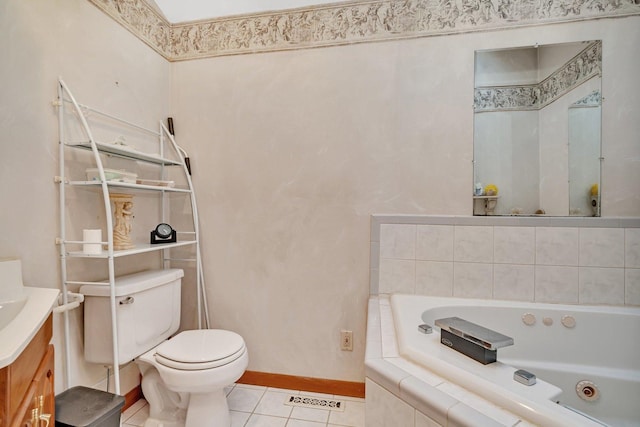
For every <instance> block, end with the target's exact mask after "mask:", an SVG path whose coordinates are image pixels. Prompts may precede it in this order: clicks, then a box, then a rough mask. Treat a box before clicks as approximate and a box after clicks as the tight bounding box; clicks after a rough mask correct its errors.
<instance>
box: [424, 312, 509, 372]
mask: <svg viewBox="0 0 640 427" xmlns="http://www.w3.org/2000/svg"><path fill="white" fill-rule="evenodd" d="M435 323H436V326H439V327H440V342H441V343H442V344H444V345H446V346H448V347H451V348H453V349H454V350H456V351H458V352H460V353H462V354H464V355H465V356H468V357H470V358H472V359H474V360H476V361H478V362H480V363H482V364H484V365H486V364H489V363H493V362H495V361H496V360H497V350H498V349H499V348H501V347H506V346H509V345H513V338H511V337H508V336H506V335H502V334H501V333H499V332H496V331H493V330H491V329H487V328H485V327H484V326H480V325H477V324H475V323H472V322H469V321H468V320H464V319H461V318H459V317H447V318H444V319H438V320H436V322H435Z"/></svg>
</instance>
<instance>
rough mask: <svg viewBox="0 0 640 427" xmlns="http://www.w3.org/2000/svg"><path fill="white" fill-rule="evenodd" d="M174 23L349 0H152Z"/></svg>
mask: <svg viewBox="0 0 640 427" xmlns="http://www.w3.org/2000/svg"><path fill="white" fill-rule="evenodd" d="M152 1H155V3H156V5H157V6H158V9H160V10H161V11H162V13H163V14H164V16H165V18H167V20H168V21H169V22H170V23H172V24H175V23H178V22H189V21H198V20H201V19H211V18H219V17H224V16H233V15H242V14H247V13H259V12H271V11H275V10H283V9H293V8H298V7H305V6H312V5H323V4H330V3H341V2H345V1H349V0H152Z"/></svg>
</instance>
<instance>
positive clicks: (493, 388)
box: [366, 295, 640, 427]
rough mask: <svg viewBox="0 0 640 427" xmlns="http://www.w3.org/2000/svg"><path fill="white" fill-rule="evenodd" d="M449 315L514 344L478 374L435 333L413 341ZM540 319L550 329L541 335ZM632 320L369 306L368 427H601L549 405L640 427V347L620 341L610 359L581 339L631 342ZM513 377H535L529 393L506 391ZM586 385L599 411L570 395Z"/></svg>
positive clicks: (550, 308) (483, 307) (617, 311)
mask: <svg viewBox="0 0 640 427" xmlns="http://www.w3.org/2000/svg"><path fill="white" fill-rule="evenodd" d="M572 307H575V309H574V308H572ZM525 312H526V313H532V314H534V315H536V316H537V317H538V319H537V322H536V323H535V324H533V325H530V326H528V325H525V324H524V322H523V321H522V319H521V315H522V314H523V313H525ZM567 314H569V315H571V316H573V318H574V319H575V322H576V327H575V328H569V327H565V326H564V324H563V323H562V322H561V321H560V320H561V317H562V316H564V315H567ZM452 315H459V316H461V317H463V318H465V319H469V320H471V321H474V322H477V323H479V324H482V325H486V326H487V327H490V328H493V329H496V330H500V331H501V332H504V333H506V334H507V335H509V336H512V337H514V341H515V344H514V345H513V346H510V347H506V348H503V349H500V350H498V363H495V364H490V365H482V364H479V363H477V362H475V361H473V360H472V359H470V358H468V357H466V356H464V355H462V354H459V353H457V352H455V351H454V350H452V349H449V348H446V347H444V346H442V345H441V344H440V343H439V332H438V331H437V328H434V329H436V330H435V331H434V333H433V334H431V335H424V334H421V333H419V332H418V328H417V325H418V324H420V323H422V322H423V321H424V322H426V323H430V324H432V325H433V324H434V320H435V318H440V317H448V316H452ZM543 317H548V318H550V319H554V320H555V323H553V324H551V325H547V323H548V322H547V323H545V322H543V321H542V318H543ZM639 320H640V309H638V308H636V307H594V306H575V305H574V306H572V305H560V304H539V303H526V302H519V303H514V302H507V301H492V300H473V299H459V298H440V297H425V296H414V295H393V296H391V297H388V296H385V295H380V296H372V297H371V298H370V301H369V315H368V329H367V352H366V367H367V400H366V421H367V426H368V427H370V426H374V427H375V426H390V425H394V426H400V427H414V426H416V427H417V426H424V425H427V426H434V425H441V426H474V427H475V426H494V425H501V426H514V425H518V426H526V425H530V423H535V424H536V425H544V426H567V425H572V426H596V425H600V424H598V423H595V422H593V421H591V420H590V419H588V418H586V417H583V416H582V415H578V414H576V413H575V412H572V411H569V410H567V409H565V408H563V407H562V406H561V405H556V404H555V403H554V402H555V400H560V402H561V403H562V404H565V405H569V406H571V407H573V408H577V409H578V410H579V411H588V412H589V413H590V414H591V415H592V416H595V417H598V418H601V419H603V421H605V422H607V423H610V424H611V425H615V426H622V425H634V423H635V422H637V420H638V419H640V411H639V410H638V409H637V408H636V407H635V405H634V403H633V402H634V399H635V398H634V397H632V396H637V395H638V393H640V365H639V364H638V362H637V360H636V358H635V357H634V356H633V355H634V354H637V352H638V351H640V348H638V347H639V345H640V344H639V343H638V342H637V341H636V340H628V341H627V343H626V344H625V345H626V346H628V347H625V348H624V349H622V348H620V350H621V351H620V352H619V353H616V354H615V355H612V354H611V353H610V350H609V349H608V348H610V347H612V345H611V343H609V344H607V343H606V337H604V336H603V337H602V340H604V345H605V347H607V348H594V347H592V346H591V344H590V341H589V340H585V339H584V337H583V336H582V335H581V334H585V333H586V334H589V333H591V331H593V332H594V333H595V334H597V335H601V336H602V335H604V334H606V331H603V330H598V328H604V329H616V330H619V332H620V334H623V335H629V336H636V335H637V334H638V332H640V329H639V328H640V326H639V323H638V321H639ZM616 322H617V323H616ZM615 339H616V337H615V336H611V340H614V341H615ZM572 341H576V342H572ZM554 343H555V344H554ZM545 346H546V347H545ZM618 348H619V346H618ZM622 350H624V351H622ZM503 363H504V364H503ZM519 368H524V369H527V370H529V371H531V372H534V373H537V374H538V382H537V384H535V385H534V386H532V387H526V386H523V385H522V384H519V383H516V382H515V381H513V379H512V378H513V372H514V371H515V370H516V369H519ZM544 379H548V380H549V381H552V382H553V384H549V383H546V382H545V381H544ZM585 379H589V380H592V381H594V382H595V383H596V385H598V386H599V389H600V393H601V395H602V397H601V398H600V399H599V400H598V401H595V402H591V403H585V402H583V401H582V400H581V399H580V398H578V397H577V395H576V394H575V392H574V390H573V389H574V387H575V385H576V383H577V382H578V381H581V380H585ZM556 386H557V387H556ZM558 387H559V388H558ZM629 399H631V400H629ZM625 400H626V401H625ZM634 420H635V421H634Z"/></svg>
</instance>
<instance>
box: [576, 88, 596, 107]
mask: <svg viewBox="0 0 640 427" xmlns="http://www.w3.org/2000/svg"><path fill="white" fill-rule="evenodd" d="M599 105H602V95H601V94H600V91H599V90H594V91H593V92H591V93H590V94H589V95H587V96H585V97H584V98H582V99H579V100H578V101H576V102H574V103H573V104H571V107H573V108H576V107H597V106H599ZM571 107H570V108H571Z"/></svg>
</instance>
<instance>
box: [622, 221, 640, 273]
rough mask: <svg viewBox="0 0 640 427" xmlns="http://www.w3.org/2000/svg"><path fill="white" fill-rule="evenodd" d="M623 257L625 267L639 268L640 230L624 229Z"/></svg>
mask: <svg viewBox="0 0 640 427" xmlns="http://www.w3.org/2000/svg"><path fill="white" fill-rule="evenodd" d="M624 255H625V263H624V266H625V267H627V268H640V228H627V229H625V237H624Z"/></svg>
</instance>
